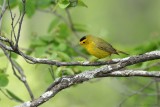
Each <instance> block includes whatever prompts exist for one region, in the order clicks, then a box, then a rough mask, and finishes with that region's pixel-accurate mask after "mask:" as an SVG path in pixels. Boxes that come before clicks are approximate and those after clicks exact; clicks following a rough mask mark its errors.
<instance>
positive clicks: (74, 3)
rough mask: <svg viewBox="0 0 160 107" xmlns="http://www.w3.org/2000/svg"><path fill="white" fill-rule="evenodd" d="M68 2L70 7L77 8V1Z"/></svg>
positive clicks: (70, 0)
mask: <svg viewBox="0 0 160 107" xmlns="http://www.w3.org/2000/svg"><path fill="white" fill-rule="evenodd" d="M69 2H70V5H69V6H70V7H75V6H77V5H78V0H69Z"/></svg>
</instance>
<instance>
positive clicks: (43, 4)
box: [36, 0, 51, 8]
mask: <svg viewBox="0 0 160 107" xmlns="http://www.w3.org/2000/svg"><path fill="white" fill-rule="evenodd" d="M50 4H51V0H37V2H36V7H37V8H47V7H49V5H50Z"/></svg>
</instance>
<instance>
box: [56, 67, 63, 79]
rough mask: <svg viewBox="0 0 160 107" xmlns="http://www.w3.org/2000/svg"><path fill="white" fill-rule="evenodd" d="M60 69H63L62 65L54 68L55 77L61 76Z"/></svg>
mask: <svg viewBox="0 0 160 107" xmlns="http://www.w3.org/2000/svg"><path fill="white" fill-rule="evenodd" d="M62 70H63V67H59V68H57V69H56V71H55V77H56V78H58V77H61V76H62Z"/></svg>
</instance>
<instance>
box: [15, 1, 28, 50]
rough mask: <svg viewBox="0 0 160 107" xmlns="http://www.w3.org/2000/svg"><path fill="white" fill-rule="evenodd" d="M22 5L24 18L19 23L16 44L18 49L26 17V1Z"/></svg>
mask: <svg viewBox="0 0 160 107" xmlns="http://www.w3.org/2000/svg"><path fill="white" fill-rule="evenodd" d="M22 3H23V11H22V16H21V18H20V21H19V28H18V34H17V39H16V44H15V48H16V49H18V42H19V38H20V35H21V34H20V33H21V28H22V23H23V19H24V15H25V13H26V0H22Z"/></svg>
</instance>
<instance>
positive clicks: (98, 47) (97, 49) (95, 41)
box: [79, 35, 128, 58]
mask: <svg viewBox="0 0 160 107" xmlns="http://www.w3.org/2000/svg"><path fill="white" fill-rule="evenodd" d="M79 44H80V45H82V46H83V47H84V48H85V49H86V50H87V51H88V52H89V53H90V54H91V55H93V56H95V57H97V58H105V57H107V56H111V55H112V54H117V55H119V54H118V53H123V54H126V55H128V54H127V53H125V52H123V51H119V50H116V49H115V48H113V46H112V45H111V44H109V43H108V42H106V41H104V40H103V39H101V38H99V37H95V36H92V35H87V36H84V37H82V38H81V39H80V42H79Z"/></svg>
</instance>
